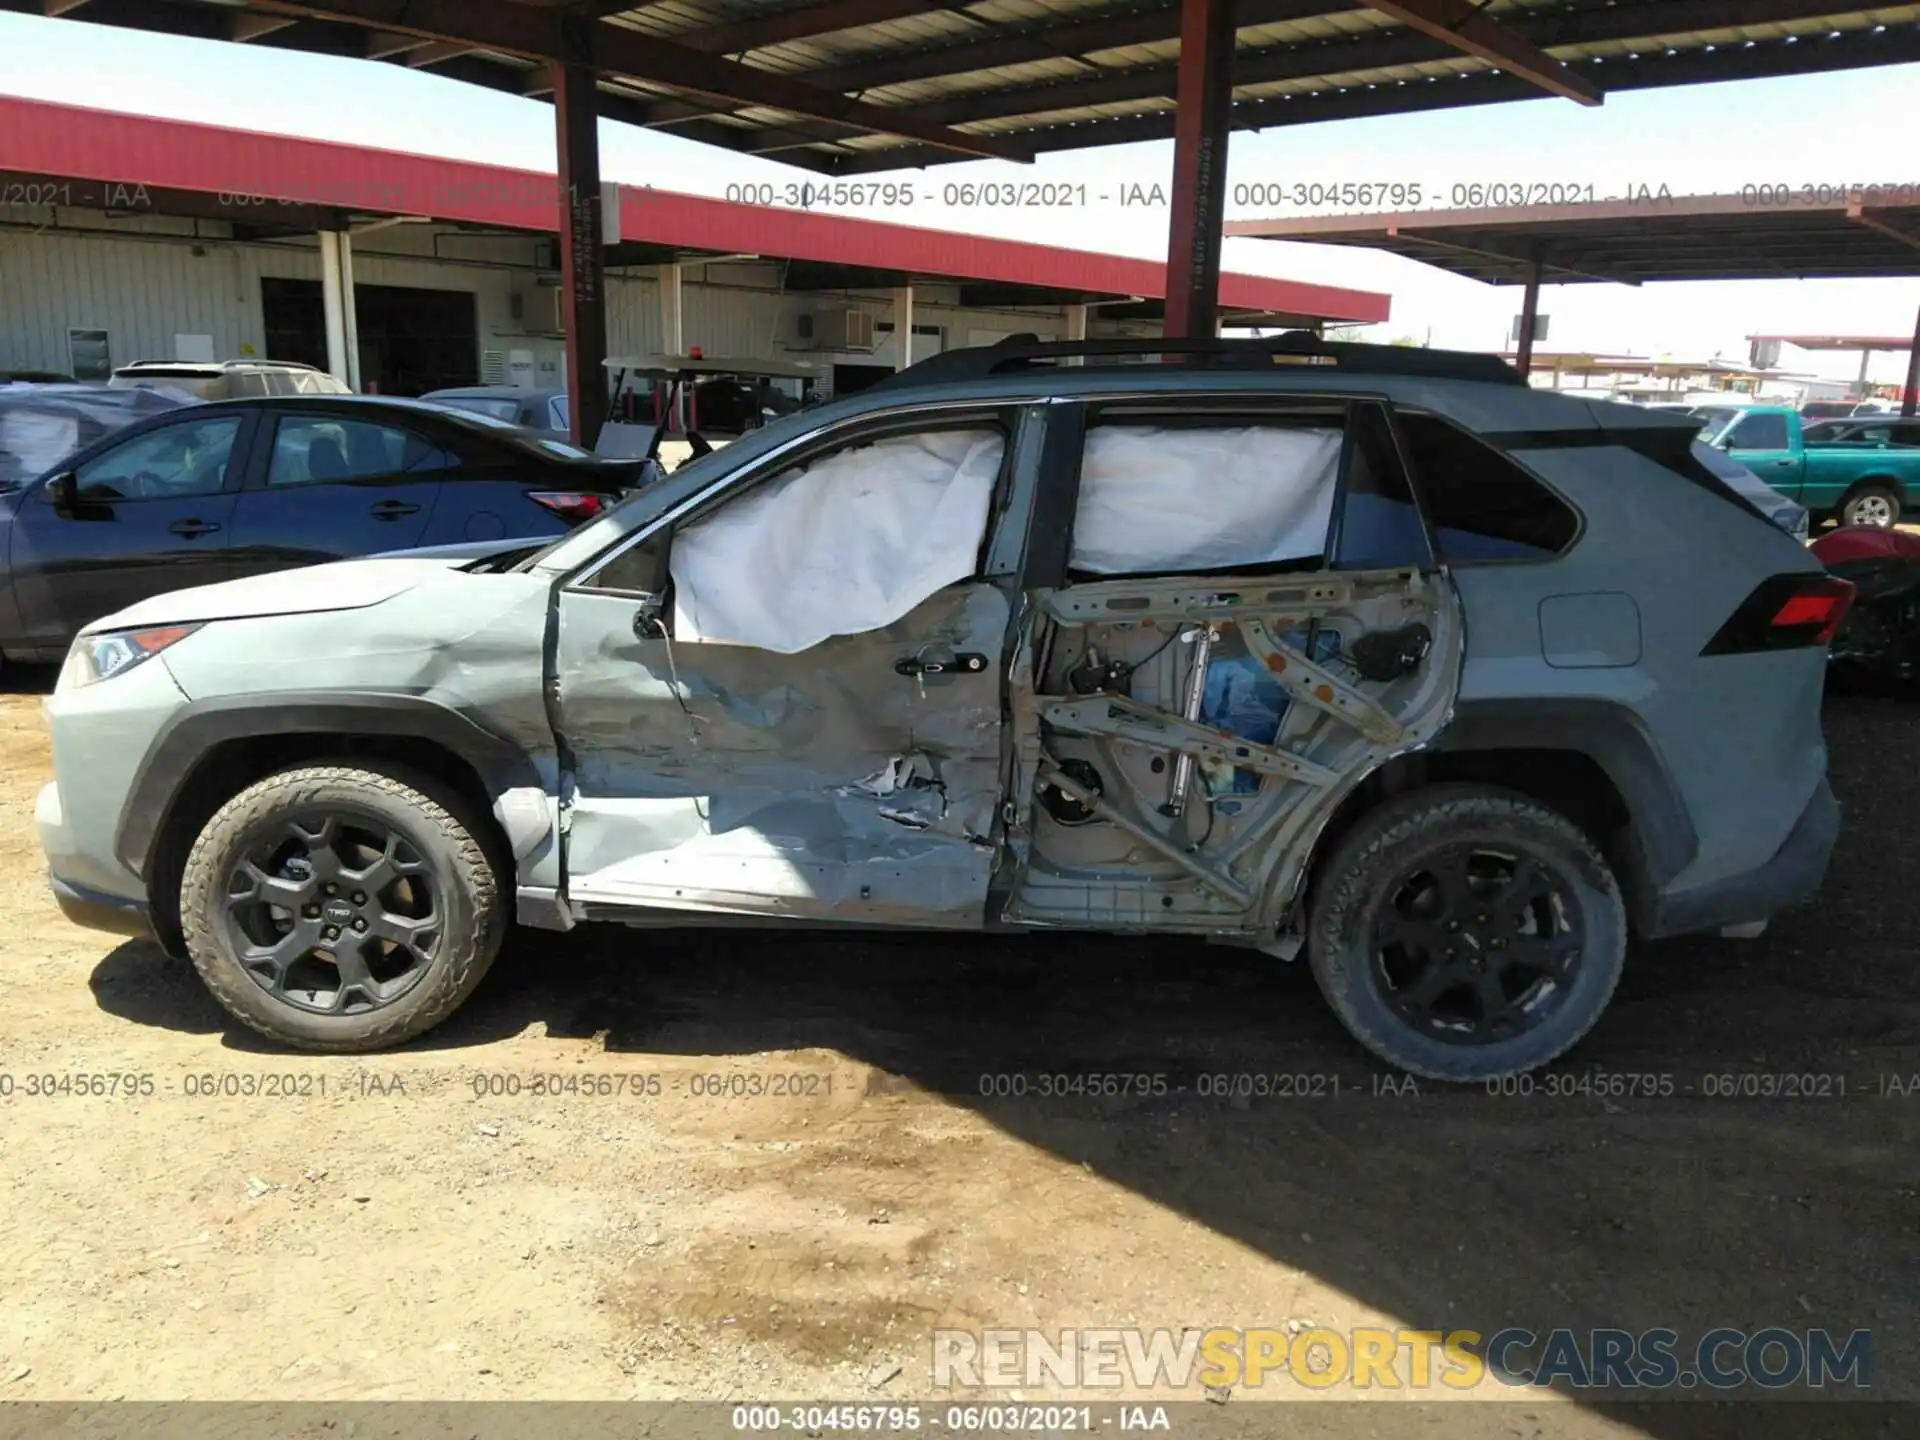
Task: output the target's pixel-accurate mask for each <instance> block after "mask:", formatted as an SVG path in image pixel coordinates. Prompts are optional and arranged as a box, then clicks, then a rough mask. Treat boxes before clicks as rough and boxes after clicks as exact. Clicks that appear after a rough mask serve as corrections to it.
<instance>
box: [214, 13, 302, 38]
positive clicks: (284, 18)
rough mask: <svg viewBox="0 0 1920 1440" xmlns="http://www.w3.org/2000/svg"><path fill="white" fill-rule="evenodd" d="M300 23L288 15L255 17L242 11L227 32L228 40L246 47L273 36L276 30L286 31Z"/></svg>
mask: <svg viewBox="0 0 1920 1440" xmlns="http://www.w3.org/2000/svg"><path fill="white" fill-rule="evenodd" d="M299 23H300V22H299V21H297V20H295V19H293V18H292V17H291V16H288V15H253V14H248V13H247V12H245V11H242V12H241V13H240V14H238V15H235V16H234V17H233V23H232V26H231V28H229V29H228V31H227V38H228V39H229V40H232V41H234V42H235V43H237V44H240V45H244V44H246V43H247V42H248V41H249V40H258V39H260V38H262V37H263V36H266V35H271V34H273V32H274V31H276V30H284V29H286V28H287V27H288V26H289V25H297V24H299Z"/></svg>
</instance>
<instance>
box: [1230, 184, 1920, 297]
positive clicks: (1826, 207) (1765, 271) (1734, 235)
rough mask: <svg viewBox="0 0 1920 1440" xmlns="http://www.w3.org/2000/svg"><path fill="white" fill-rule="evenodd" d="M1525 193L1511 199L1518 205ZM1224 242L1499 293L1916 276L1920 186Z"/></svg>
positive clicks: (1304, 225)
mask: <svg viewBox="0 0 1920 1440" xmlns="http://www.w3.org/2000/svg"><path fill="white" fill-rule="evenodd" d="M1527 188H1528V187H1527V186H1525V185H1522V184H1515V185H1514V186H1513V187H1512V189H1513V190H1514V191H1515V192H1516V193H1518V194H1522V195H1524V193H1525V192H1526V190H1527ZM1225 228H1226V233H1227V234H1229V235H1245V236H1253V237H1256V238H1259V239H1263V240H1296V241H1308V242H1311V243H1313V244H1316V245H1349V246H1358V247H1361V248H1364V249H1369V250H1388V251H1392V252H1393V253H1394V254H1397V255H1405V256H1407V257H1409V258H1410V259H1414V260H1419V261H1423V262H1424V263H1426V264H1428V265H1432V266H1435V267H1437V268H1439V269H1442V270H1449V271H1451V272H1453V273H1454V274H1455V275H1465V276H1467V277H1468V278H1470V279H1474V280H1484V281H1486V282H1487V283H1489V284H1493V285H1524V284H1526V283H1527V281H1528V279H1529V278H1530V276H1531V275H1532V273H1533V269H1534V266H1535V265H1536V264H1538V266H1539V268H1540V272H1541V278H1542V280H1543V281H1544V283H1546V284H1549V285H1577V284H1583V283H1590V282H1595V281H1608V282H1612V283H1614V284H1620V285H1639V284H1642V283H1644V282H1647V281H1658V280H1789V279H1790V280H1810V279H1832V278H1836V277H1845V276H1869V277H1875V278H1885V277H1891V276H1902V275H1920V181H1915V182H1913V183H1911V184H1898V185H1887V186H1880V187H1874V186H1864V187H1854V188H1852V189H1848V188H1846V187H1832V186H1825V185H1820V184H1813V185H1811V186H1808V187H1806V188H1805V189H1801V188H1799V187H1784V186H1783V187H1779V188H1778V189H1775V187H1770V186H1755V187H1750V188H1749V189H1748V190H1746V191H1745V192H1743V193H1741V194H1737V195H1680V196H1657V195H1643V196H1640V197H1638V198H1628V199H1620V200H1596V201H1590V202H1580V203H1575V204H1567V205H1516V206H1511V207H1506V208H1499V209H1481V210H1427V211H1416V212H1406V213H1400V214H1375V215H1307V216H1298V217H1293V216H1289V217H1285V218H1279V219H1271V220H1234V221H1230V222H1228V224H1227V225H1226V227H1225Z"/></svg>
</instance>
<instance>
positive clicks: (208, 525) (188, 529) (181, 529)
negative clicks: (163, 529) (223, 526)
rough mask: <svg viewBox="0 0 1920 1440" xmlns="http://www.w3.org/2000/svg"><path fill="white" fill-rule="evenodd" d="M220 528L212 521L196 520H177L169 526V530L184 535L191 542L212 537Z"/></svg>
mask: <svg viewBox="0 0 1920 1440" xmlns="http://www.w3.org/2000/svg"><path fill="white" fill-rule="evenodd" d="M219 528H220V527H219V526H218V525H216V524H214V523H213V522H212V521H211V520H196V519H192V518H188V519H185V520H176V521H174V522H173V523H172V524H171V525H169V526H167V529H168V530H169V531H170V532H172V533H173V534H175V535H184V536H186V537H187V538H188V539H189V540H193V539H197V538H199V537H200V536H202V535H211V534H213V533H214V532H215V531H216V530H218V529H219Z"/></svg>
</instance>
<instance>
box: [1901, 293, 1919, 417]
mask: <svg viewBox="0 0 1920 1440" xmlns="http://www.w3.org/2000/svg"><path fill="white" fill-rule="evenodd" d="M1916 401H1920V315H1916V316H1915V317H1914V321H1913V349H1911V350H1909V351H1908V352H1907V386H1906V389H1904V390H1902V391H1901V392H1900V413H1901V414H1902V415H1912V414H1913V413H1914V408H1915V402H1916Z"/></svg>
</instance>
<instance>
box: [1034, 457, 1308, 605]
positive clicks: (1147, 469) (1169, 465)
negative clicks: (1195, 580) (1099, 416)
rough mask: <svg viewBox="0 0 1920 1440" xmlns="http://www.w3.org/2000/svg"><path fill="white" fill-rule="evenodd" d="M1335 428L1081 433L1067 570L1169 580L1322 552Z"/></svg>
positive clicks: (1298, 557) (1299, 557)
mask: <svg viewBox="0 0 1920 1440" xmlns="http://www.w3.org/2000/svg"><path fill="white" fill-rule="evenodd" d="M1340 440H1341V436H1340V432H1339V431H1338V430H1296V429H1286V428H1282V427H1280V426H1275V425H1266V426H1261V425H1249V426H1241V427H1236V428H1233V429H1219V430H1197V429H1196V430H1188V429H1173V430H1163V429H1159V428H1157V427H1154V426H1146V425H1101V426H1097V427H1095V428H1093V429H1092V430H1090V431H1088V432H1087V443H1086V455H1085V459H1084V460H1083V461H1082V463H1081V467H1080V506H1079V510H1078V511H1077V512H1076V514H1075V516H1074V522H1073V558H1072V560H1071V562H1070V563H1071V566H1072V568H1073V569H1075V570H1081V571H1085V572H1087V573H1090V574H1094V575H1126V574H1170V573H1178V572H1180V571H1183V570H1224V569H1231V568H1234V567H1237V566H1248V565H1263V564H1267V563H1270V562H1272V561H1277V560H1298V559H1302V558H1304V557H1307V556H1314V555H1319V554H1321V553H1322V551H1323V550H1324V549H1325V547H1326V540H1327V526H1328V524H1329V522H1330V521H1331V519H1332V516H1333V492H1334V485H1335V481H1336V480H1337V479H1338V476H1339V471H1340Z"/></svg>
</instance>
